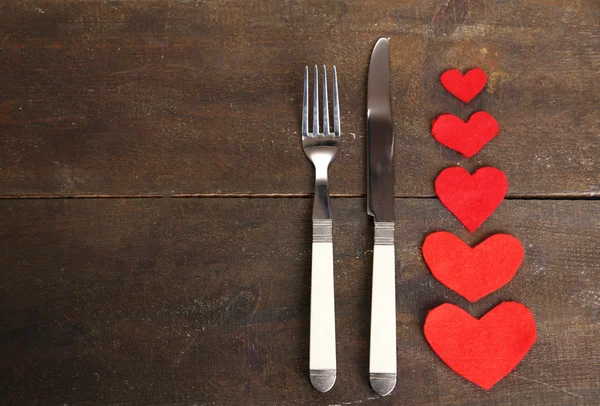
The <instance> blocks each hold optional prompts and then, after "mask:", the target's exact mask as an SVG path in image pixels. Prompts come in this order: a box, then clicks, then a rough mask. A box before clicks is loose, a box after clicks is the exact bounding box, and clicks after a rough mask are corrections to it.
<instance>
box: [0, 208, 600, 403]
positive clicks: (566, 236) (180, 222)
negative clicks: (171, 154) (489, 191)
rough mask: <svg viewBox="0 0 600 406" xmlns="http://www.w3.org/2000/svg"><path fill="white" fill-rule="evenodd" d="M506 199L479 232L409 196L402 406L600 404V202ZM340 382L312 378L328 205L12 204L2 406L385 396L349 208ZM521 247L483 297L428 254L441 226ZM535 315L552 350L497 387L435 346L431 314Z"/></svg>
mask: <svg viewBox="0 0 600 406" xmlns="http://www.w3.org/2000/svg"><path fill="white" fill-rule="evenodd" d="M598 203H599V202H596V201H532V200H528V201H520V200H519V201H517V200H511V201H505V202H503V203H502V205H501V206H500V207H499V209H498V210H497V211H496V213H494V215H493V216H492V217H491V218H490V219H489V220H488V222H486V223H485V224H484V225H483V226H482V228H481V229H480V230H478V231H477V232H476V233H474V234H472V235H469V234H468V233H467V232H466V231H465V230H464V229H463V228H462V226H460V225H459V223H458V222H457V221H456V220H455V219H454V218H453V217H452V215H451V214H449V213H448V211H446V210H445V209H444V208H443V207H442V206H441V205H440V203H439V202H438V201H436V200H433V199H399V200H397V202H396V215H397V219H398V222H397V227H396V242H397V244H396V255H397V258H396V265H397V292H398V296H397V317H398V330H397V331H398V366H399V378H398V385H397V388H396V390H395V391H394V392H393V394H392V395H391V396H390V397H389V398H385V399H379V400H378V402H377V403H378V404H389V405H392V404H393V405H417V404H418V405H439V404H444V405H460V404H486V405H507V404H518V405H540V404H544V405H592V404H596V403H597V400H598V398H599V397H600V380H599V379H600V378H599V376H598V370H600V356H599V354H598V351H597V350H598V348H599V346H600V330H599V326H600V323H599V320H598V312H599V310H600V302H599V300H598V295H599V293H600V286H599V285H600V266H599V264H600V256H599V253H598V249H597V242H598V238H599V237H600V204H598ZM333 209H334V242H335V245H334V253H335V273H336V274H335V275H336V276H335V283H336V307H337V308H336V312H337V314H336V316H337V320H336V321H337V336H338V381H337V383H336V385H335V386H334V388H333V389H332V391H331V392H329V393H327V394H319V393H317V392H316V391H315V390H313V389H312V387H311V386H310V382H309V379H308V341H309V339H308V325H309V278H310V246H311V231H310V230H311V223H310V212H311V199H308V198H302V199H257V198H253V199H36V200H4V201H1V202H0V246H1V247H2V255H0V267H1V269H2V272H1V273H0V293H1V294H0V304H1V305H0V323H1V324H0V403H2V404H15V405H17V404H18V405H21V404H63V403H68V404H71V403H83V404H104V403H124V404H149V403H154V404H167V403H169V404H190V403H193V402H197V403H200V404H207V405H213V404H215V405H237V404H253V405H281V404H302V405H312V404H314V405H317V404H363V403H364V404H367V403H370V402H369V401H370V400H375V399H377V397H376V395H375V394H374V393H373V392H372V391H371V389H370V387H369V383H368V334H369V301H370V279H371V278H370V263H371V259H372V258H371V257H372V241H371V239H372V234H371V232H366V230H370V229H371V226H372V224H371V221H370V220H368V218H367V215H366V213H365V201H364V199H341V198H338V199H334V200H333ZM440 229H443V230H448V231H452V232H454V233H456V234H457V235H458V236H460V237H461V238H463V239H465V240H466V241H467V242H469V243H472V244H473V243H477V242H479V241H481V240H482V239H484V238H485V237H487V236H488V235H490V234H492V233H496V232H508V233H510V234H512V235H515V236H516V237H518V238H519V239H520V240H521V241H522V243H523V245H524V247H525V251H526V254H525V261H524V263H523V265H522V266H521V268H520V270H519V271H518V273H517V275H516V277H515V279H514V280H513V281H512V282H510V283H509V284H508V285H507V286H506V287H505V288H503V289H501V290H500V291H498V292H496V293H494V294H492V295H490V296H489V297H487V298H485V299H482V300H481V301H480V302H478V303H476V304H469V303H468V302H466V300H462V299H461V298H460V297H458V296H457V295H456V294H454V293H453V292H451V291H449V290H448V289H446V288H444V287H443V286H442V285H441V284H439V283H438V282H436V281H435V280H434V279H433V277H432V276H431V274H430V273H429V271H428V270H427V269H426V267H425V265H424V263H423V261H422V258H421V254H420V245H421V243H422V241H423V239H424V238H425V236H426V235H427V234H428V233H430V232H432V231H435V230H440ZM501 300H516V301H519V302H522V303H524V304H525V305H526V306H527V307H528V308H529V309H531V311H532V312H533V314H534V316H535V319H536V322H537V328H538V341H537V343H536V344H535V345H534V347H533V348H532V350H531V352H530V353H529V354H528V355H527V356H526V357H525V359H524V360H523V362H522V363H521V364H520V365H519V366H518V367H517V368H516V370H515V371H514V372H513V373H511V374H510V375H509V376H508V377H507V378H505V379H504V380H503V381H501V382H500V383H499V384H498V385H497V386H496V387H495V388H494V389H493V390H491V391H489V392H486V391H484V390H482V389H479V388H478V387H476V386H474V385H473V384H470V383H468V382H467V381H465V380H463V379H462V378H460V377H458V376H457V375H456V374H454V373H453V372H451V371H450V370H449V369H448V368H447V367H446V366H445V365H444V364H443V363H442V362H441V361H440V360H439V359H437V357H436V356H435V354H434V353H433V352H432V351H431V350H430V349H429V347H428V345H427V343H426V341H425V340H424V338H423V334H422V327H423V322H424V317H425V315H426V313H427V312H428V310H430V309H432V308H433V307H434V306H436V305H438V304H440V303H442V302H450V303H455V304H458V305H460V306H461V307H463V308H464V309H466V310H468V311H469V312H470V313H471V314H473V315H474V316H481V315H482V314H483V313H485V312H486V311H487V310H489V309H490V308H492V307H493V306H495V305H496V304H497V303H498V302H500V301H501Z"/></svg>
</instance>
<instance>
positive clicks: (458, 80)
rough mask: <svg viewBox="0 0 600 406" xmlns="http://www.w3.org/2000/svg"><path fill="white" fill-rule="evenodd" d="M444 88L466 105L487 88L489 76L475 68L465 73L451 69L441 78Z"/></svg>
mask: <svg viewBox="0 0 600 406" xmlns="http://www.w3.org/2000/svg"><path fill="white" fill-rule="evenodd" d="M440 82H442V86H444V88H445V89H446V90H447V91H449V92H450V93H452V94H453V95H454V96H456V97H458V98H459V99H460V100H462V101H464V102H465V103H468V102H470V101H471V100H473V98H474V97H475V96H477V95H478V94H479V92H481V91H482V90H483V88H484V87H485V83H486V82H487V75H486V74H485V72H484V71H482V70H481V69H479V68H474V69H471V70H470V71H468V72H467V73H465V74H464V75H463V74H462V73H460V71H458V70H457V69H450V70H447V71H446V72H444V73H442V76H441V77H440Z"/></svg>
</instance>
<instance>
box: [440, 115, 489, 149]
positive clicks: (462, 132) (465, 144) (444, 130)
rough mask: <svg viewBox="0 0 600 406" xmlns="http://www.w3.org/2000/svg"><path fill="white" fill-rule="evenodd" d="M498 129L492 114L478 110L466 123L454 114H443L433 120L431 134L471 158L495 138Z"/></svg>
mask: <svg viewBox="0 0 600 406" xmlns="http://www.w3.org/2000/svg"><path fill="white" fill-rule="evenodd" d="M498 130H499V127H498V122H497V121H496V119H494V117H492V115H491V114H489V113H486V112H485V111H478V112H477V113H475V114H473V115H472V116H471V117H470V118H469V120H468V121H467V122H466V123H465V122H464V121H462V120H461V119H460V118H458V117H456V116H455V115H453V114H442V115H441V116H439V117H438V118H437V119H436V120H435V121H434V122H433V125H432V127H431V134H433V137H434V138H435V139H436V140H437V141H438V142H439V143H441V144H443V145H445V146H447V147H448V148H451V149H453V150H455V151H458V152H460V153H461V154H463V155H464V156H466V157H467V158H470V157H472V156H473V155H475V154H476V153H478V152H479V151H480V150H481V148H483V146H484V145H485V144H487V143H488V141H489V140H491V139H492V138H494V137H495V136H496V135H497V134H498Z"/></svg>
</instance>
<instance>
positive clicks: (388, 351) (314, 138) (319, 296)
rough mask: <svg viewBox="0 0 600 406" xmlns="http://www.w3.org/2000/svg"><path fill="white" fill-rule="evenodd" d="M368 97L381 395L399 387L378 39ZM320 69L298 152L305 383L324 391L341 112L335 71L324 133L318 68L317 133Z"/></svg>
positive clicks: (389, 146)
mask: <svg viewBox="0 0 600 406" xmlns="http://www.w3.org/2000/svg"><path fill="white" fill-rule="evenodd" d="M368 80H369V81H368V93H367V138H368V140H367V145H368V147H367V161H368V163H367V171H368V172H367V212H368V214H369V215H371V216H372V217H373V220H374V226H375V232H374V237H375V238H374V249H373V291H372V299H371V340H370V358H369V379H370V382H371V386H372V388H373V389H374V390H375V392H377V393H378V394H380V395H383V396H385V395H387V394H389V393H390V392H391V391H392V390H393V389H394V386H395V385H396V369H397V365H396V281H395V258H394V163H393V158H394V131H393V121H392V107H391V96H390V94H391V93H390V50H389V41H388V40H387V39H386V38H381V39H379V41H377V44H376V45H375V48H374V49H373V53H372V55H371V62H370V66H369V79H368ZM319 98H320V95H319V70H318V68H317V67H316V66H315V73H314V90H313V108H312V117H313V118H312V131H309V101H308V100H309V73H308V67H306V68H305V71H304V99H303V105H302V106H303V107H302V147H303V149H304V153H305V154H306V156H307V157H308V159H310V161H311V162H312V163H313V165H314V167H315V195H314V203H313V214H312V221H313V241H312V270H311V299H310V300H311V303H310V355H309V357H310V359H309V364H310V365H309V368H310V380H311V382H312V384H313V386H314V387H315V388H316V389H317V390H319V391H321V392H326V391H328V390H329V389H331V387H332V386H333V384H334V383H335V379H336V369H337V367H336V350H335V312H334V290H333V279H334V278H333V242H332V220H331V206H330V201H329V186H328V178H327V170H328V168H329V165H330V164H331V162H332V161H333V160H334V158H335V156H336V154H337V152H338V144H339V139H340V109H339V97H338V84H337V72H336V69H335V66H334V67H333V131H331V130H330V128H329V102H328V99H327V70H326V67H325V66H323V110H322V112H323V127H322V129H323V131H321V132H320V131H319V111H320V110H319Z"/></svg>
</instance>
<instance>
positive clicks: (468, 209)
mask: <svg viewBox="0 0 600 406" xmlns="http://www.w3.org/2000/svg"><path fill="white" fill-rule="evenodd" d="M507 190H508V180H507V179H506V176H504V172H502V171H501V170H499V169H496V168H492V167H485V168H481V169H479V170H477V171H476V172H475V173H474V174H473V175H471V174H469V172H467V171H466V170H465V169H463V168H460V167H458V166H454V167H450V168H446V169H444V170H443V171H442V172H441V173H440V174H439V175H438V177H437V179H436V180H435V192H436V194H437V195H438V197H439V199H440V201H441V202H442V204H443V205H444V206H446V207H447V208H448V210H450V212H452V214H454V215H455V216H456V218H458V219H459V220H460V222H461V223H463V224H464V226H465V227H466V228H467V230H469V231H470V232H473V231H475V230H476V229H477V227H479V226H480V225H481V224H483V222H484V221H485V220H486V219H487V218H488V217H489V216H490V215H491V214H492V213H493V212H494V210H496V207H498V205H499V204H500V203H501V202H502V200H503V199H504V196H505V195H506V191H507Z"/></svg>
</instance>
